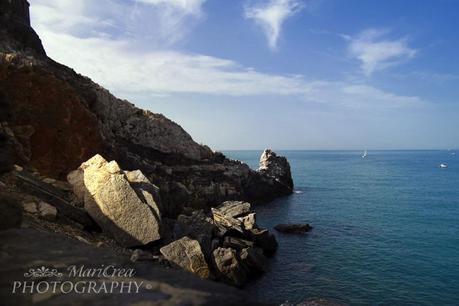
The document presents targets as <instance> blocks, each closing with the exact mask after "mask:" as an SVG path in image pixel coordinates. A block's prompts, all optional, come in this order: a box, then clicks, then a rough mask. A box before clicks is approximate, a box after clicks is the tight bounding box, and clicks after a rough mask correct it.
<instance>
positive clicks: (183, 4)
mask: <svg viewBox="0 0 459 306" xmlns="http://www.w3.org/2000/svg"><path fill="white" fill-rule="evenodd" d="M137 1H138V2H142V3H145V4H152V5H159V6H164V7H166V8H174V9H177V10H181V11H183V12H184V13H186V14H192V15H199V14H201V13H202V10H201V7H202V5H203V4H204V2H206V0H137Z"/></svg>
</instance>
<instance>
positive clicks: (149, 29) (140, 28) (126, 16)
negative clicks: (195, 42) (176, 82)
mask: <svg viewBox="0 0 459 306" xmlns="http://www.w3.org/2000/svg"><path fill="white" fill-rule="evenodd" d="M205 2H206V0H130V1H125V2H120V1H116V0H98V1H91V0H35V1H34V2H32V6H31V14H32V16H31V17H32V23H33V25H34V26H36V27H46V28H48V29H52V30H53V31H54V32H57V33H68V34H71V35H73V36H76V37H93V36H102V37H111V38H113V39H128V40H131V41H137V42H138V43H141V44H144V45H146V44H148V45H149V47H164V46H171V45H173V44H176V43H177V42H180V41H181V40H183V39H184V38H186V37H187V35H188V34H189V33H190V31H191V30H192V29H193V27H194V25H195V24H196V23H197V22H199V21H200V20H202V18H203V16H204V13H203V9H202V6H203V5H204V3H205Z"/></svg>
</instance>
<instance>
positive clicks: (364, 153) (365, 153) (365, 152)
mask: <svg viewBox="0 0 459 306" xmlns="http://www.w3.org/2000/svg"><path fill="white" fill-rule="evenodd" d="M365 157H367V150H365V151H364V152H363V155H362V158H365Z"/></svg>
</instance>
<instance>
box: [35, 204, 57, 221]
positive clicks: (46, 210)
mask: <svg viewBox="0 0 459 306" xmlns="http://www.w3.org/2000/svg"><path fill="white" fill-rule="evenodd" d="M38 212H39V213H40V216H41V217H42V218H44V219H46V220H48V221H54V220H56V215H57V209H56V207H54V206H52V205H50V204H48V203H46V202H40V203H38Z"/></svg>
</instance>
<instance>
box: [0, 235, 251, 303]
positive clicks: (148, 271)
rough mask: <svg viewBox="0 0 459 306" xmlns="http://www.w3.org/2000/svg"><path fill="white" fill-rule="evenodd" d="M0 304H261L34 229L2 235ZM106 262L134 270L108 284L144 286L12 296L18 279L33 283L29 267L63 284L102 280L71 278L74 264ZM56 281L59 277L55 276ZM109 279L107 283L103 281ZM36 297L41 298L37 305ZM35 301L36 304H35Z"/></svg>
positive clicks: (223, 288)
mask: <svg viewBox="0 0 459 306" xmlns="http://www.w3.org/2000/svg"><path fill="white" fill-rule="evenodd" d="M0 241H1V242H2V243H1V244H0V253H1V254H2V256H1V257H0V301H1V304H2V305H17V306H26V305H31V304H34V305H47V306H62V305H82V306H83V305H100V306H105V305H107V306H111V305H145V306H171V305H190V306H198V305H221V306H226V305H228V306H229V305H231V306H234V305H241V306H252V305H254V306H256V305H260V304H259V303H257V302H256V301H255V300H253V298H252V297H251V296H249V295H248V294H247V293H245V292H244V291H241V290H237V289H236V288H232V287H230V286H226V285H224V284H219V283H216V282H212V281H208V280H203V279H199V278H198V277H196V276H194V275H192V274H190V273H185V272H183V271H180V270H178V269H170V268H169V269H168V268H165V267H164V266H162V265H160V264H155V263H154V262H144V261H139V262H135V263H134V262H131V261H130V260H129V256H125V255H119V254H115V253H114V252H113V251H111V250H109V249H106V248H97V247H95V246H91V245H88V244H86V243H83V242H80V241H77V240H75V239H71V238H68V237H66V236H63V235H58V234H54V233H45V232H43V231H37V230H33V229H14V230H8V231H2V232H0ZM108 263H110V264H112V265H114V266H115V267H116V268H125V269H126V268H132V269H134V271H135V276H134V277H132V278H125V277H118V276H117V277H113V278H110V281H111V280H113V281H117V282H121V281H138V282H143V286H142V287H141V289H140V291H139V293H137V294H103V293H101V294H78V293H75V292H72V293H68V294H63V293H60V292H59V291H58V292H57V293H56V294H40V295H34V296H33V295H30V294H11V286H12V285H11V284H12V283H13V282H14V281H26V280H27V281H30V278H25V277H24V273H26V272H28V271H29V269H31V268H34V269H35V268H38V267H40V266H45V267H48V268H55V269H57V270H58V271H59V272H61V273H63V276H62V277H61V278H60V280H61V281H72V282H76V281H79V280H81V281H96V282H100V281H102V279H105V278H103V277H97V276H95V277H89V278H76V277H69V276H68V272H67V268H68V267H69V266H71V265H76V266H78V267H79V266H81V265H85V266H86V267H101V266H102V265H107V264H108ZM51 279H52V280H56V278H51ZM105 280H106V279H105ZM37 298H39V299H40V300H38V301H37ZM32 301H35V303H33V302H32Z"/></svg>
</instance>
